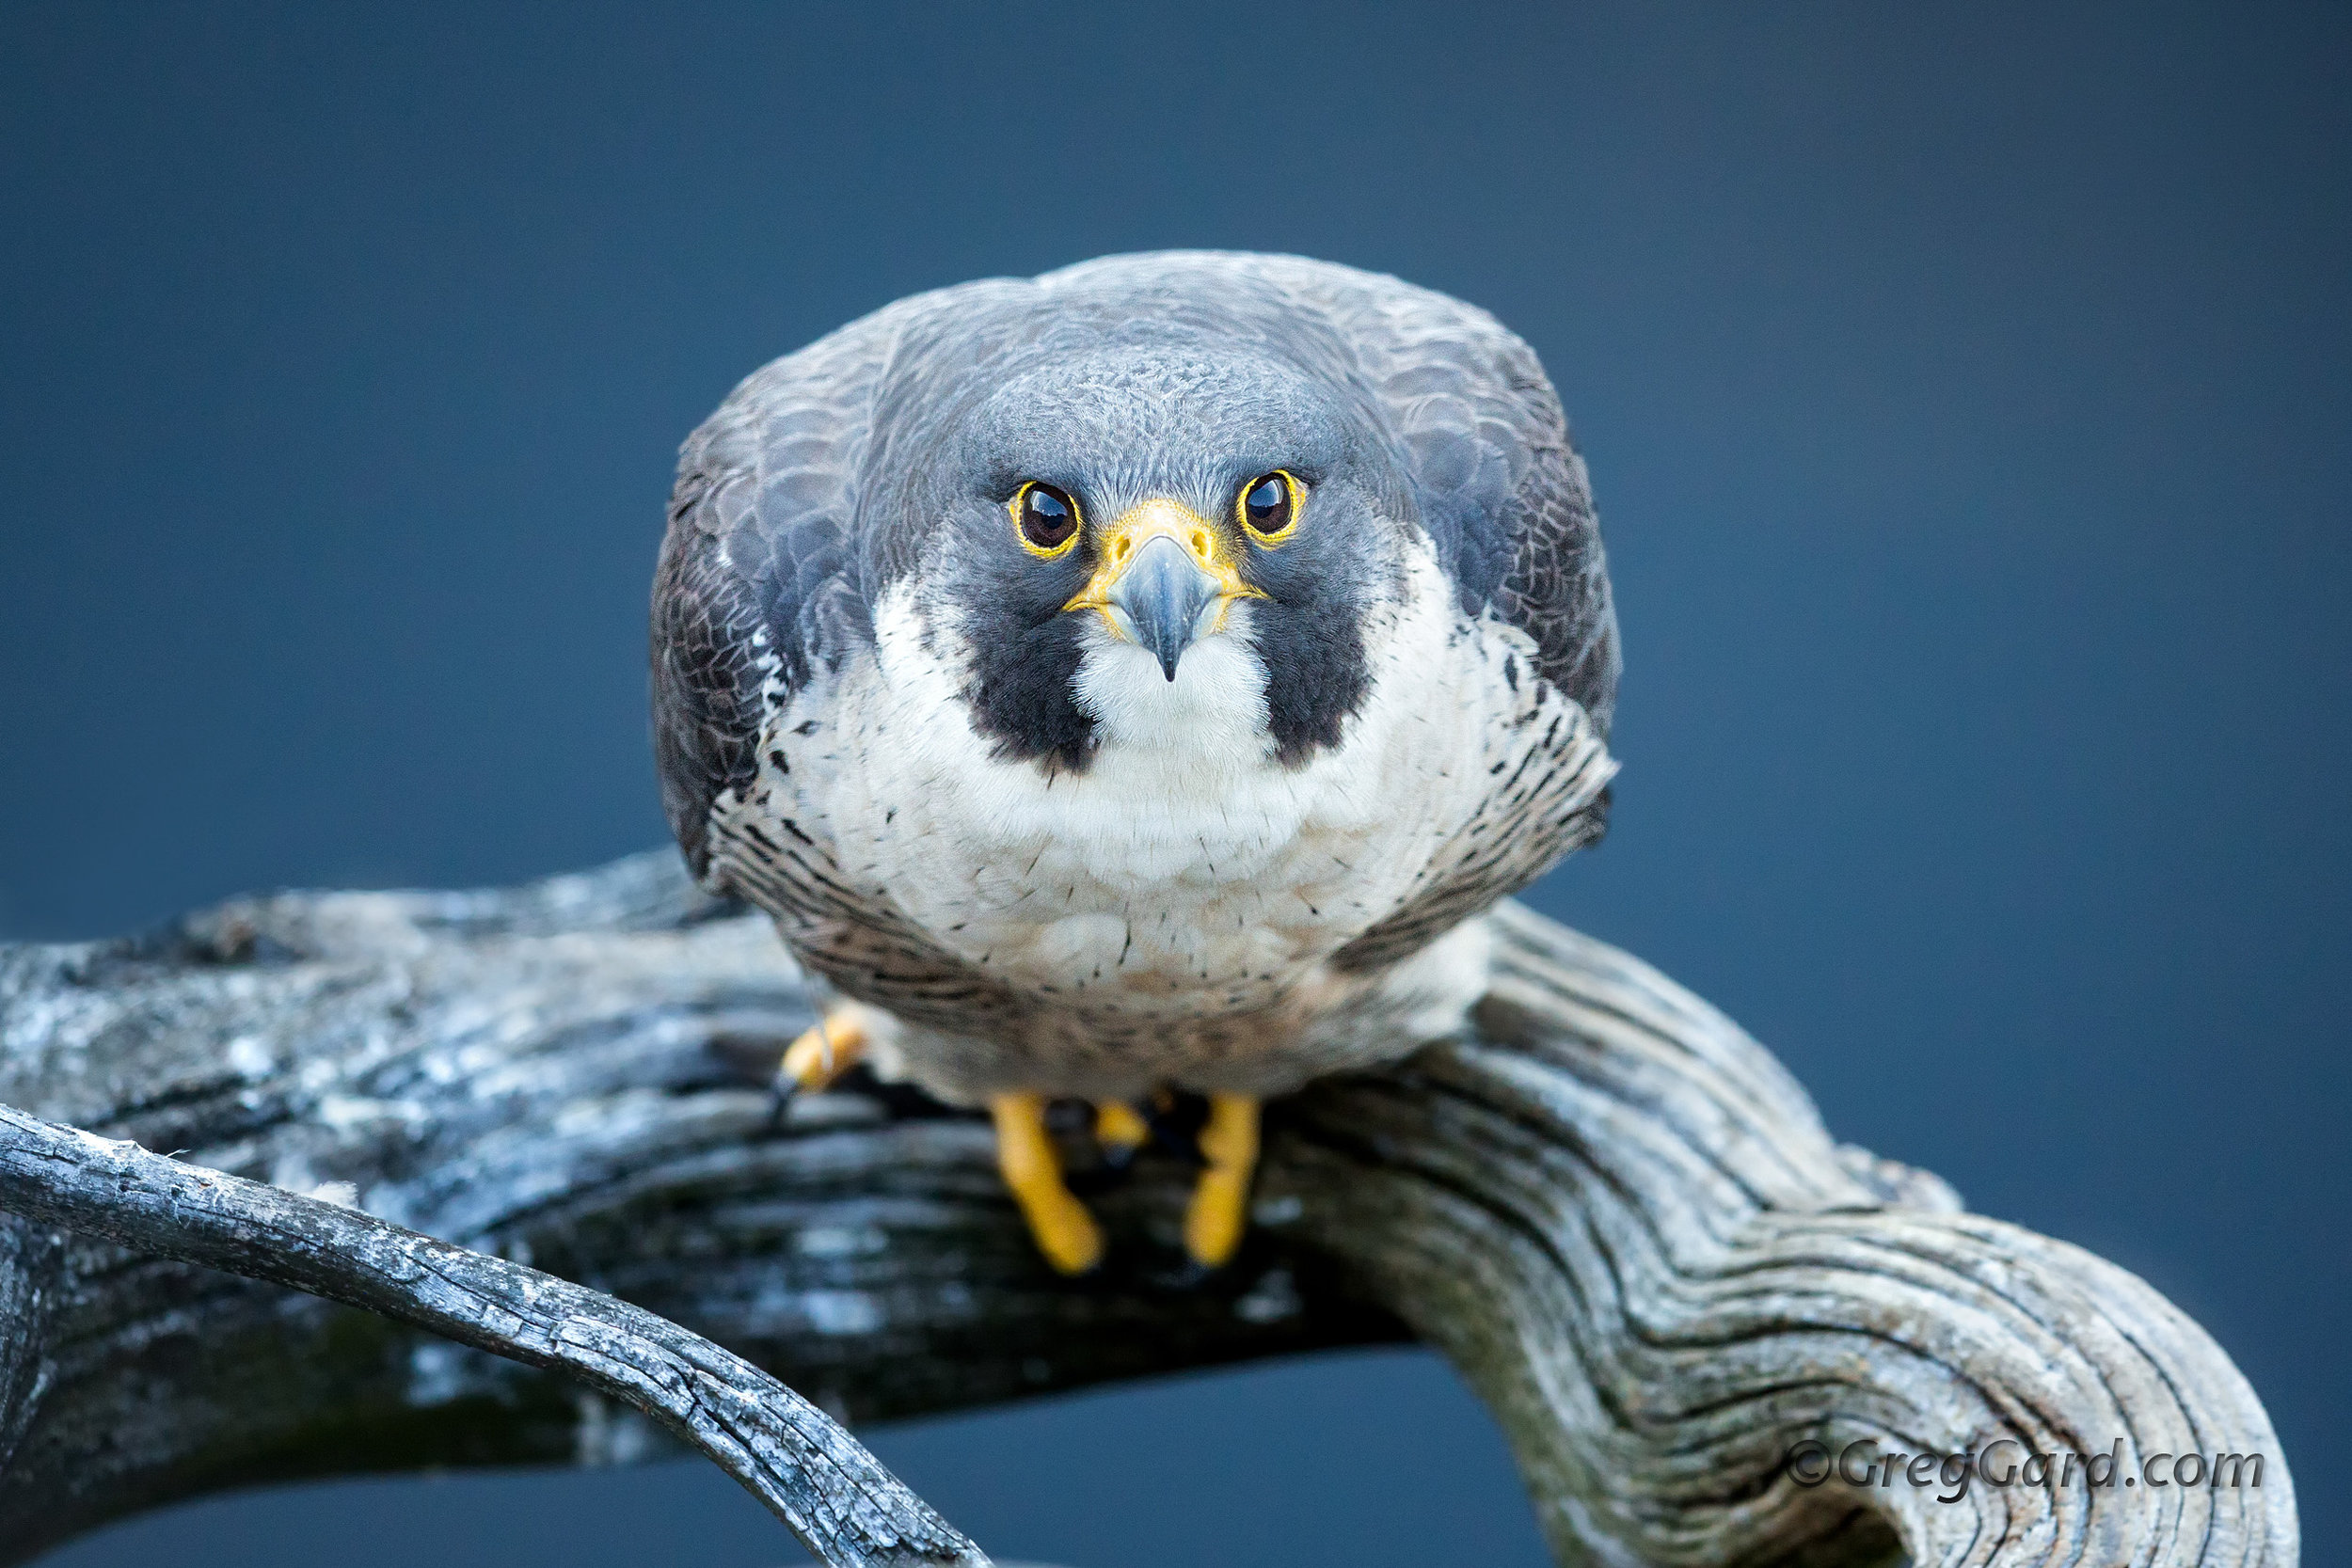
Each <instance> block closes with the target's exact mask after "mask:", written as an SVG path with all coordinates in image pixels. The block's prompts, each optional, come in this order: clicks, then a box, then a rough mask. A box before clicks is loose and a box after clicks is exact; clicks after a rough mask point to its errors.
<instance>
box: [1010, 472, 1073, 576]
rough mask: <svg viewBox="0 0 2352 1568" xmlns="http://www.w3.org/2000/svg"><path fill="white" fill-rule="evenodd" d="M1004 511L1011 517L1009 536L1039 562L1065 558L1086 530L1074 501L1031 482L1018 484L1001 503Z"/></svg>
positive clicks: (1067, 493)
mask: <svg viewBox="0 0 2352 1568" xmlns="http://www.w3.org/2000/svg"><path fill="white" fill-rule="evenodd" d="M1005 510H1006V511H1007V512H1009V513H1010V514H1011V515H1012V536H1013V537H1014V538H1015V539H1018V540H1020V541H1021V547H1022V548H1023V549H1025V550H1026V551H1028V552H1029V553H1030V554H1031V555H1033V556H1036V557H1037V558H1038V559H1039V560H1040V561H1058V560H1060V559H1061V558H1062V557H1063V556H1065V555H1068V554H1069V553H1070V552H1071V551H1072V550H1073V549H1075V548H1077V546H1078V535H1080V534H1081V533H1084V532H1085V531H1086V518H1085V516H1084V515H1082V514H1081V513H1080V512H1079V511H1078V498H1077V497H1075V496H1073V495H1072V494H1070V492H1069V491H1067V490H1062V489H1057V487H1055V486H1054V485H1051V484H1043V483H1039V482H1038V481H1036V480H1034V479H1031V480H1025V481H1023V482H1022V484H1021V488H1020V489H1018V490H1015V491H1014V492H1013V493H1012V499H1010V500H1009V501H1007V502H1005Z"/></svg>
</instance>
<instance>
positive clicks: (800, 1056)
mask: <svg viewBox="0 0 2352 1568" xmlns="http://www.w3.org/2000/svg"><path fill="white" fill-rule="evenodd" d="M871 1038H872V1033H871V1031H870V1030H869V1029H868V1027H867V1024H866V1009H865V1008H863V1007H860V1006H855V1005H854V1004H851V1005H850V1006H839V1007H829V1008H827V1009H826V1010H825V1016H824V1017H823V1018H822V1019H821V1020H819V1021H818V1024H817V1027H816V1028H814V1029H811V1030H809V1031H808V1032H807V1033H806V1034H804V1035H803V1036H802V1037H800V1038H799V1039H796V1040H794V1041H793V1042H792V1043H791V1044H790V1045H789V1046H787V1047H786V1048H785V1053H784V1065H783V1066H782V1067H780V1068H778V1069H776V1077H777V1080H778V1082H779V1083H780V1084H781V1085H783V1088H784V1092H786V1093H787V1094H788V1093H790V1092H792V1091H794V1090H805V1091H807V1092H808V1093H811V1094H814V1093H816V1092H817V1091H818V1090H819V1089H822V1088H824V1087H825V1086H826V1085H829V1084H831V1083H832V1082H833V1081H834V1079H836V1078H838V1077H840V1076H841V1075H842V1074H843V1073H845V1072H847V1071H849V1070H850V1069H851V1068H853V1067H855V1066H857V1064H858V1062H859V1060H860V1059H861V1058H863V1057H864V1056H865V1054H866V1044H867V1043H868V1041H869V1040H870V1039H871Z"/></svg>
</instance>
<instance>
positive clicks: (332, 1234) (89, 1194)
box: [0, 1106, 988, 1568]
mask: <svg viewBox="0 0 2352 1568" xmlns="http://www.w3.org/2000/svg"><path fill="white" fill-rule="evenodd" d="M0 1208H5V1209H7V1210H9V1211H11V1212H14V1213H16V1214H19V1215H21V1216H23V1217H24V1218H25V1219H29V1220H36V1221H40V1222H41V1223H44V1224H48V1225H55V1226H62V1227H66V1228H68V1229H71V1230H74V1231H79V1232H81V1233H83V1234H86V1235H91V1236H103V1237H104V1238H105V1239H106V1240H108V1241H110V1242H116V1243H120V1244H121V1245H123V1246H126V1247H129V1248H131V1249H133V1250H134V1251H136V1252H139V1253H143V1254H147V1255H149V1256H151V1257H156V1258H168V1259H175V1260H177V1261H179V1262H183V1263H200V1264H203V1265H205V1266H207V1267H209V1268H215V1269H221V1270H226V1271H227V1272H229V1273H230V1274H234V1275H243V1276H245V1277H246V1278H247V1279H258V1280H264V1281H267V1282H268V1283H270V1284H273V1285H287V1286H292V1287H293V1288H294V1289H295V1290H297V1291H309V1292H310V1294H312V1295H315V1296H324V1297H326V1299H327V1300H329V1301H339V1302H342V1304H343V1305H344V1306H346V1307H360V1308H362V1309H364V1310H366V1311H369V1312H374V1313H378V1314H380V1315H382V1316H384V1317H386V1318H390V1319H392V1320H394V1321H396V1322H399V1323H408V1324H411V1325H413V1326H415V1327H417V1328H421V1329H425V1330H428V1331H430V1332H431V1333H434V1334H437V1335H439V1336H441V1337H442V1338H446V1339H451V1340H453V1341H455V1342H456V1343H458V1344H461V1345H471V1346H473V1347H474V1348H476V1349H478V1350H485V1351H489V1352H492V1353H494V1354H499V1355H503V1356H507V1357H509V1358H511V1359H514V1360H516V1361H519V1362H521V1363H522V1364H524V1365H525V1366H529V1367H536V1368H540V1369H543V1370H548V1371H556V1372H562V1373H564V1374H565V1375H566V1376H568V1377H570V1378H572V1379H574V1380H575V1381H577V1382H579V1383H580V1384H583V1385H585V1386H588V1387H590V1388H593V1389H595V1390H596V1391H597V1392H598V1393H601V1394H604V1395H608V1396H610V1397H611V1398H612V1399H615V1400H618V1401H620V1402H623V1403H625V1404H627V1405H628V1406H629V1407H631V1408H632V1409H635V1410H638V1411H640V1412H642V1413H644V1415H647V1416H650V1417H652V1418H654V1419H656V1420H658V1421H660V1423H661V1424H662V1425H663V1426H665V1427H667V1428H669V1429H670V1430H671V1431H672V1432H674V1433H676V1434H677V1435H678V1436H679V1437H680V1438H682V1439H684V1440H685V1441H686V1442H687V1443H688V1444H689V1445H691V1447H693V1448H694V1449H699V1450H700V1451H701V1452H702V1453H704V1454H706V1455H707V1456H708V1457H709V1458H710V1460H711V1461H712V1462H713V1463H715V1464H717V1465H719V1467H720V1468H722V1469H723V1470H725V1471H726V1472H727V1473H728V1474H729V1475H731V1476H733V1477H734V1478H735V1479H736V1480H737V1481H741V1482H742V1483H743V1485H744V1487H745V1488H746V1489H747V1490H749V1491H750V1492H751V1494H752V1495H753V1496H754V1497H757V1498H758V1499H759V1500H760V1501H761V1502H763V1503H766V1504H767V1505H768V1507H769V1508H770V1509H771V1511H772V1512H773V1513H775V1514H776V1516H777V1517H778V1518H780V1519H782V1520H783V1521H784V1522H785V1523H786V1524H787V1525H788V1526H789V1527H790V1528H791V1530H792V1533H793V1534H794V1535H796V1536H798V1537H799V1538H800V1541H801V1544H803V1545H804V1546H806V1547H807V1548H808V1549H809V1551H810V1552H811V1553H812V1554H814V1555H815V1557H816V1558H817V1560H818V1561H820V1562H823V1563H826V1564H828V1565H830V1568H866V1565H867V1564H872V1565H875V1568H898V1565H901V1564H904V1565H910V1568H913V1565H919V1564H938V1563H946V1564H968V1565H971V1568H987V1563H988V1559H987V1558H986V1557H985V1556H983V1555H982V1554H981V1553H980V1552H979V1550H978V1549H977V1548H976V1547H975V1546H974V1545H973V1544H972V1543H971V1542H969V1541H966V1540H965V1539H964V1538H963V1537H962V1536H961V1535H959V1534H957V1533H956V1531H955V1530H954V1529H952V1528H949V1527H948V1525H947V1524H946V1521H945V1520H943V1519H941V1518H940V1517H939V1515H938V1514H936V1513H932V1512H931V1511H930V1508H929V1507H927V1506H926V1505H925V1504H924V1502H923V1500H922V1499H921V1498H919V1497H915V1496H914V1493H912V1492H910V1491H908V1490H907V1489H906V1487H905V1485H904V1484H903V1483H901V1482H900V1481H898V1478H897V1477H896V1476H893V1475H892V1474H891V1473H890V1472H889V1471H888V1470H885V1469H884V1468H882V1463H881V1462H880V1461H879V1460H877V1459H875V1457H874V1456H873V1455H872V1454H870V1453H868V1452H866V1449H865V1448H864V1447H863V1446H862V1445H860V1444H859V1443H858V1441H857V1440H856V1439H855V1438H853V1437H851V1436H850V1434H849V1433H847V1432H845V1431H843V1430H842V1428H841V1427H840V1425H839V1424H838V1423H837V1422H835V1421H834V1420H832V1419H830V1418H827V1417H826V1416H825V1415H824V1413H823V1412H821V1411H819V1410H817V1409H816V1408H814V1407H813V1406H811V1405H810V1404H809V1403H808V1402H806V1401H804V1400H803V1399H802V1398H801V1397H800V1396H799V1395H797V1394H795V1393H793V1392H792V1390H790V1389H789V1388H787V1387H785V1386H783V1385H782V1384H780V1383H778V1382H777V1381H776V1380H775V1379H773V1378H771V1377H770V1376H769V1375H768V1374H767V1373H765V1372H763V1371H761V1370H759V1369H758V1368H756V1367H755V1366H753V1365H751V1364H750V1363H749V1362H747V1361H745V1360H743V1359H742V1358H741V1357H740V1356H738V1355H731V1354H728V1353H727V1352H725V1351H723V1350H721V1349H720V1348H719V1347H718V1346H716V1345H713V1344H711V1343H710V1342H709V1341H708V1340H707V1339H703V1338H697V1337H696V1336H694V1335H691V1334H689V1333H687V1332H685V1331H684V1330H682V1329H680V1328H679V1327H678V1326H677V1325H676V1324H675V1323H668V1322H666V1321H664V1320H662V1319H660V1318H657V1317H655V1316H654V1315H653V1314H652V1313H650V1312H647V1311H644V1309H642V1308H640V1307H631V1306H629V1305H628V1303H627V1302H622V1301H616V1300H614V1299H613V1298H612V1297H611V1296H608V1295H605V1294H603V1293H601V1292H600V1291H591V1290H587V1289H585V1288H583V1287H581V1286H579V1285H575V1284H573V1283H572V1282H571V1281H569V1280H564V1279H558V1278H556V1277H555V1276H553V1275H546V1274H541V1273H540V1272H539V1271H537V1270H536V1269H531V1268H526V1267H525V1266H523V1265H522V1264H520V1263H515V1262H510V1261H508V1260H507V1259H502V1258H493V1257H490V1256H488V1255H486V1254H485V1253H479V1252H469V1251H468V1250H467V1249H465V1248H464V1247H456V1246H452V1245H450V1244H449V1243H447V1242H437V1241H435V1240H434V1239H433V1238H432V1237H430V1236H422V1235H419V1234H418V1233H417V1232H416V1231H413V1230H407V1229H404V1228H403V1227H400V1226H396V1225H389V1224H387V1223H386V1222H384V1221H383V1220H379V1219H376V1218H374V1217H373V1216H371V1215H368V1214H363V1213H359V1212H355V1211H352V1210H349V1209H345V1208H343V1207H342V1206H341V1205H339V1204H336V1203H332V1202H328V1201H326V1200H323V1199H320V1198H314V1197H304V1196H299V1195H297V1194H294V1193H290V1192H287V1191H286V1190H285V1189H284V1188H282V1187H273V1186H269V1185H266V1184H265V1183H262V1182H259V1181H246V1180H241V1179H239V1178H237V1177H234V1176H224V1175H221V1174H220V1173H218V1172H216V1171H207V1170H205V1169H203V1168H201V1167H199V1166H195V1165H183V1164H180V1163H178V1162H177V1161H174V1160H168V1159H165V1158H163V1157H162V1156H160V1155H156V1154H151V1153H149V1152H148V1151H147V1150H145V1149H143V1148H139V1147H138V1146H137V1145H136V1144H134V1143H128V1142H109V1141H107V1140H105V1139H103V1138H99V1137H94V1136H92V1135H91V1134H89V1133H87V1132H81V1131H79V1130H78V1129H75V1128H71V1127H59V1126H57V1125H56V1124H55V1123H53V1122H46V1121H42V1120H40V1119H39V1118H37V1117H29V1116H26V1115H25V1114H24V1112H22V1111H15V1110H10V1109H8V1107H6V1106H0Z"/></svg>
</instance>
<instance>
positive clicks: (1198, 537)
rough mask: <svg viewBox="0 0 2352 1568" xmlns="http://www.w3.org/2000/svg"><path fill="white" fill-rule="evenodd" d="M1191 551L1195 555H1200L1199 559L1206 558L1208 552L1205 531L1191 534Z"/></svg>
mask: <svg viewBox="0 0 2352 1568" xmlns="http://www.w3.org/2000/svg"><path fill="white" fill-rule="evenodd" d="M1192 553H1193V554H1195V555H1197V556H1200V558H1201V559H1203V560H1206V559H1207V558H1208V554H1209V536H1208V535H1207V534H1205V533H1195V534H1194V535H1193V536H1192Z"/></svg>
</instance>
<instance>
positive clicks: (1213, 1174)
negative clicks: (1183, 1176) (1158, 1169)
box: [1184, 1094, 1258, 1269]
mask: <svg viewBox="0 0 2352 1568" xmlns="http://www.w3.org/2000/svg"><path fill="white" fill-rule="evenodd" d="M1200 1154H1201V1157H1202V1158H1203V1159H1205V1160H1207V1161H1208V1163H1209V1168H1208V1169H1206V1170H1204V1171H1202V1172H1201V1173H1200V1181H1199V1183H1198V1184H1196V1185H1195V1186H1194V1187H1193V1189H1192V1203H1191V1206H1190V1207H1188V1208H1187V1209H1186V1210H1185V1211H1184V1250H1185V1251H1186V1252H1188V1253H1190V1254H1191V1255H1192V1259H1193V1261H1194V1262H1196V1263H1204V1264H1206V1265H1207V1266H1208V1267H1210V1268H1213V1269H1214V1268H1216V1267H1218V1266H1219V1265H1220V1264H1223V1263H1225V1262H1226V1261H1228V1260H1229V1259H1232V1256H1233V1252H1234V1249H1235V1248H1237V1247H1239V1246H1240V1245H1241V1235H1242V1231H1243V1229H1244V1228H1245V1227H1247V1226H1248V1220H1249V1178H1250V1174H1251V1173H1252V1172H1253V1171H1255V1170H1256V1169H1257V1164H1258V1101H1257V1100H1256V1099H1255V1098H1254V1097H1252V1096H1250V1095H1246V1094H1213V1095H1211V1096H1209V1124H1208V1125H1207V1126H1206V1127H1203V1128H1202V1129H1201V1130H1200Z"/></svg>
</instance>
